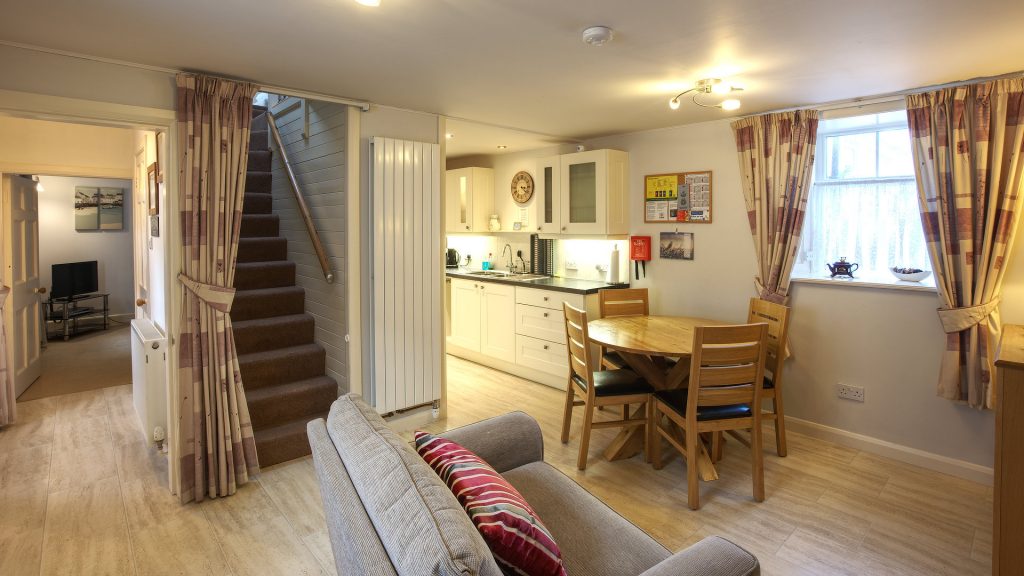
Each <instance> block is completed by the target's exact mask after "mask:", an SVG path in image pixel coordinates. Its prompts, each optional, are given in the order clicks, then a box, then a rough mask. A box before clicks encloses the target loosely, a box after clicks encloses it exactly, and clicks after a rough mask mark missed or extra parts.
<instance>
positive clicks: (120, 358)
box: [18, 322, 132, 402]
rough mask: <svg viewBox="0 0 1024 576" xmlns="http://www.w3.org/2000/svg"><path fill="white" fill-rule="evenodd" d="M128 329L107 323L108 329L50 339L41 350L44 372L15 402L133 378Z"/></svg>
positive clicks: (129, 332)
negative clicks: (66, 337)
mask: <svg viewBox="0 0 1024 576" xmlns="http://www.w3.org/2000/svg"><path fill="white" fill-rule="evenodd" d="M131 334H132V333H131V330H130V329H129V327H128V324H117V323H114V322H111V323H110V328H108V329H107V330H97V331H94V332H86V333H82V334H80V335H78V336H72V337H71V339H69V340H68V341H67V342H65V341H64V340H63V339H62V338H57V339H55V340H50V343H49V345H48V346H47V347H46V349H45V350H43V374H42V376H40V377H39V379H38V380H36V381H35V382H33V383H32V385H31V386H29V387H28V388H27V389H26V390H25V392H24V393H22V395H21V396H19V397H18V402H28V401H29V400H36V399H39V398H46V397H49V396H59V395H61V394H71V393H72V392H83V391H85V390H96V389H99V388H106V387H108V386H121V385H123V384H131V382H132V349H131Z"/></svg>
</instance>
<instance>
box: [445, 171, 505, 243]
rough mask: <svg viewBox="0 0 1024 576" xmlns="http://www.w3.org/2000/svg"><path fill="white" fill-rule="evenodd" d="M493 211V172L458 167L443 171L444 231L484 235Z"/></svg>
mask: <svg viewBox="0 0 1024 576" xmlns="http://www.w3.org/2000/svg"><path fill="white" fill-rule="evenodd" d="M493 210H494V170H491V169H490V168H460V169H458V170H448V171H447V172H445V231H447V232H449V233H455V232H487V221H488V219H489V218H490V216H491V214H492V213H493Z"/></svg>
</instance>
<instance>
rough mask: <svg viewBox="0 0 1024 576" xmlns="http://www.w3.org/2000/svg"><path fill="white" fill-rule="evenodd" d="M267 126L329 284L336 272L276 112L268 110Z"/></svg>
mask: <svg viewBox="0 0 1024 576" xmlns="http://www.w3.org/2000/svg"><path fill="white" fill-rule="evenodd" d="M266 114H267V126H269V127H270V133H271V134H273V135H274V142H276V143H277V149H278V150H280V151H281V160H284V169H285V171H286V172H287V173H288V181H289V182H291V184H292V192H293V193H294V194H295V202H296V203H297V204H298V206H299V214H300V215H302V221H303V222H305V224H306V231H307V232H309V240H310V242H312V243H313V250H314V251H316V258H317V260H319V261H320V268H321V269H323V271H324V279H325V280H327V283H328V284H331V283H333V282H334V273H332V272H331V265H330V262H328V261H327V253H326V252H324V245H323V242H321V241H320V235H319V234H318V233H317V231H316V227H315V226H314V225H313V218H312V217H311V216H310V215H309V208H308V207H307V206H306V200H305V199H304V198H303V197H302V192H301V191H299V181H298V180H296V178H295V172H294V171H293V170H292V164H291V162H289V161H288V152H286V151H285V149H284V143H282V142H281V134H280V133H279V132H278V131H277V119H276V118H274V114H273V113H271V112H270V110H267V112H266Z"/></svg>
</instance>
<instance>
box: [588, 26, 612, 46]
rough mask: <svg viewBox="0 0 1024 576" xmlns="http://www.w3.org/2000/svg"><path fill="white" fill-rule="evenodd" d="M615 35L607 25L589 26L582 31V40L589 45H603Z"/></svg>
mask: <svg viewBox="0 0 1024 576" xmlns="http://www.w3.org/2000/svg"><path fill="white" fill-rule="evenodd" d="M613 37H615V32H614V31H613V30H612V29H611V28H609V27H607V26H591V27H590V28H587V29H586V30H584V31H583V41H584V42H586V43H587V44H590V45H591V46H604V45H605V44H607V43H608V42H611V40H612V38H613Z"/></svg>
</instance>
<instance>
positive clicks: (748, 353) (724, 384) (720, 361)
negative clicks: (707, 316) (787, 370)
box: [686, 324, 768, 422]
mask: <svg viewBox="0 0 1024 576" xmlns="http://www.w3.org/2000/svg"><path fill="white" fill-rule="evenodd" d="M767 339H768V326H767V325H765V324H740V325H737V326H698V327H696V328H695V329H694V334H693V355H692V357H691V360H690V384H689V391H688V401H687V406H686V412H687V413H686V419H687V420H689V421H692V422H695V421H696V420H697V408H698V406H725V405H729V404H750V405H751V406H760V405H761V382H762V381H763V380H764V364H765V352H766V349H767V344H766V343H767ZM759 412H760V410H754V411H753V413H754V414H758V413H759ZM755 417H756V416H755Z"/></svg>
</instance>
